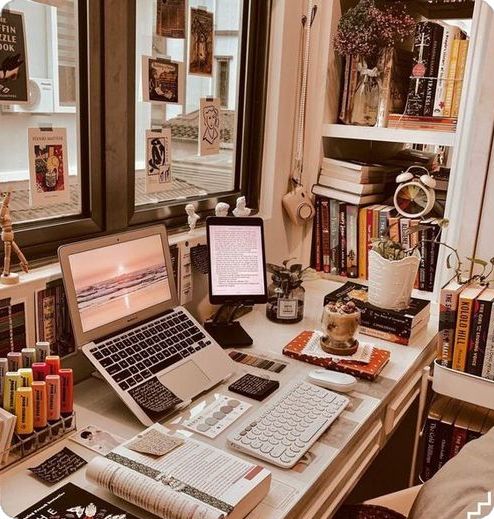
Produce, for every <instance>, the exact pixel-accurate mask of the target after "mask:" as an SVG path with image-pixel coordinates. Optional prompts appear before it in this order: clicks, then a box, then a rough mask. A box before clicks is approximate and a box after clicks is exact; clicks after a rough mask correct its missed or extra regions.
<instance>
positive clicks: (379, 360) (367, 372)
mask: <svg viewBox="0 0 494 519" xmlns="http://www.w3.org/2000/svg"><path fill="white" fill-rule="evenodd" d="M313 333H314V332H313V331H304V332H302V333H300V334H299V335H297V337H295V339H293V340H292V341H290V342H289V343H288V344H287V345H286V346H285V347H284V348H283V354H284V355H287V356H288V357H291V358H292V359H296V360H300V361H302V362H308V363H309V364H315V365H316V366H321V367H323V368H326V369H332V370H334V371H340V372H342V373H349V374H350V375H353V376H355V377H359V378H364V379H367V380H375V378H376V377H377V376H378V375H379V373H381V371H382V370H383V368H384V366H386V364H387V363H388V361H389V358H390V355H391V354H390V352H389V351H387V350H381V349H379V348H374V349H373V352H372V357H371V361H370V362H369V364H363V363H362V362H355V361H352V360H340V361H338V362H335V361H333V360H332V359H329V358H320V357H315V356H312V355H305V354H303V353H301V352H302V351H303V349H304V348H305V346H306V345H307V343H308V342H309V340H310V339H311V337H312V335H313Z"/></svg>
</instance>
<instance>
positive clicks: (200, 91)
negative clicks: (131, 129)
mask: <svg viewBox="0 0 494 519" xmlns="http://www.w3.org/2000/svg"><path fill="white" fill-rule="evenodd" d="M243 1H244V0H190V1H189V2H186V1H184V0H152V1H150V0H137V5H136V31H137V33H136V35H137V37H136V134H135V138H136V142H135V158H136V185H135V199H136V205H138V206H139V205H145V204H150V203H155V202H172V201H180V200H183V199H184V198H188V197H194V196H206V195H208V194H210V193H224V192H228V191H232V190H233V189H235V188H236V187H237V186H236V185H235V180H236V175H235V143H236V126H237V103H238V97H239V96H238V85H239V77H238V76H239V73H238V72H239V58H240V50H241V25H242V24H241V17H242V11H243ZM245 1H247V0H245ZM184 5H185V6H186V8H184ZM199 6H200V9H199V10H198V7H199ZM203 8H205V10H203ZM184 9H185V10H184ZM209 24H212V30H210V29H209V27H210V26H211V25H209ZM184 29H185V30H184ZM169 36H175V37H169ZM181 36H185V38H182V37H181ZM143 56H146V57H149V58H150V59H149V60H146V61H145V62H143V58H142V57H143ZM167 59H169V60H171V62H172V63H171V65H172V66H175V63H176V62H178V63H180V64H181V66H183V68H184V81H183V95H180V92H178V97H181V98H182V99H180V104H179V103H175V104H172V103H169V102H166V101H164V100H165V99H167V97H166V96H167V95H168V96H171V98H172V99H174V96H175V94H176V93H177V92H175V90H174V88H173V85H175V86H176V83H175V73H174V71H173V68H172V67H170V68H168V67H167V61H166V60H167ZM155 60H156V61H155ZM180 86H181V84H180V81H179V80H178V87H179V88H180ZM168 98H170V97H168ZM201 98H207V99H206V100H205V101H204V102H203V103H204V104H203V107H202V112H201V106H200V103H201ZM146 99H150V101H147V100H146ZM201 118H202V121H201ZM163 127H164V128H170V130H171V146H167V143H164V141H163V140H162V141H160V139H159V138H160V137H161V135H160V134H159V133H158V132H155V133H149V132H148V133H146V131H148V130H152V129H155V130H159V129H161V128H163ZM153 137H155V138H154V139H153ZM216 140H217V141H218V142H219V147H218V146H216ZM200 141H203V142H204V144H203V146H202V153H200V151H199V150H200ZM163 143H164V145H163ZM170 151H171V180H170V177H169V175H168V169H167V166H166V165H164V164H165V163H166V162H167V157H168V153H169V152H170ZM205 153H208V154H205ZM160 162H161V166H160V165H159V164H157V163H160Z"/></svg>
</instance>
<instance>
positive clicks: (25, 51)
mask: <svg viewBox="0 0 494 519" xmlns="http://www.w3.org/2000/svg"><path fill="white" fill-rule="evenodd" d="M90 3H92V4H93V5H94V3H93V2H90ZM98 19H99V10H96V9H91V10H89V8H88V2H86V1H84V0H56V1H54V0H43V1H41V0H38V1H31V0H12V1H10V2H7V4H6V5H5V7H4V9H3V10H2V11H1V14H0V34H2V35H4V38H3V39H4V40H6V39H8V38H9V39H10V41H11V44H10V45H9V46H3V47H2V49H1V50H0V67H2V70H3V71H4V72H3V74H2V72H0V191H2V192H7V191H10V192H11V193H12V195H11V196H12V198H11V203H10V211H11V216H12V220H13V222H14V224H15V226H14V228H15V231H16V241H17V242H18V243H19V244H20V245H21V246H23V248H25V252H26V253H27V255H28V257H30V258H32V257H33V255H34V254H30V253H29V251H28V250H26V247H27V248H29V247H30V246H31V247H32V248H33V251H34V250H36V251H37V252H39V253H40V254H43V253H45V251H48V250H50V252H53V251H54V250H55V247H56V245H57V244H59V243H60V241H62V240H66V239H70V238H74V237H79V236H87V235H89V234H94V233H96V232H99V231H101V230H102V223H103V222H102V218H101V212H100V210H101V203H100V198H99V192H100V182H99V178H100V173H101V167H100V166H99V165H98V164H99V163H98V157H99V146H100V138H99V136H98V131H99V123H100V117H99V114H98V113H97V112H94V113H92V117H91V121H90V120H89V113H90V110H91V109H92V107H93V106H94V105H95V103H96V102H97V100H98V99H99V97H100V95H101V92H100V90H99V67H98V63H97V62H96V61H94V62H93V63H91V67H88V61H87V56H88V42H89V40H90V39H91V41H92V43H91V51H92V53H93V54H92V55H93V56H94V55H96V54H97V52H98V49H99V47H98V43H99V37H98V35H99V33H98V25H99V22H98ZM88 22H89V23H88ZM88 27H89V29H88ZM16 56H17V58H16ZM12 59H14V60H15V59H17V61H16V63H15V64H14V65H13V66H12V63H13V61H12ZM9 64H10V65H9ZM9 68H10V69H11V70H10V72H9ZM9 74H10V75H9ZM89 82H91V83H92V86H93V88H92V90H91V96H90V97H88V84H89ZM26 101H27V102H26ZM90 172H91V174H90ZM48 228H49V229H50V231H49V232H40V230H44V229H48Z"/></svg>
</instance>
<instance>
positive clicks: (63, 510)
mask: <svg viewBox="0 0 494 519" xmlns="http://www.w3.org/2000/svg"><path fill="white" fill-rule="evenodd" d="M48 517H50V518H52V519H86V518H87V519H89V518H90V519H117V518H118V519H137V517H136V516H135V515H132V514H128V513H127V512H126V511H125V510H122V509H121V508H119V507H118V506H115V505H112V504H111V503H108V502H107V501H104V500H103V499H100V498H99V497H97V496H95V495H93V494H90V493H89V492H86V490H83V489H82V488H79V487H77V486H76V485H73V484H72V483H67V484H66V485H64V486H63V487H61V488H59V489H57V490H56V491H55V492H53V493H51V494H50V495H48V496H46V497H45V498H43V499H42V500H41V501H38V502H37V503H35V504H34V505H32V506H31V507H29V508H28V509H27V510H24V511H23V512H20V513H18V514H17V515H16V518H17V519H42V518H43V519H45V518H48Z"/></svg>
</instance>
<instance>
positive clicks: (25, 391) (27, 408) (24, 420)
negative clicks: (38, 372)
mask: <svg viewBox="0 0 494 519" xmlns="http://www.w3.org/2000/svg"><path fill="white" fill-rule="evenodd" d="M15 414H16V416H17V423H16V425H15V432H16V433H17V434H19V435H21V436H29V435H30V434H32V433H33V431H34V426H33V390H32V389H31V388H30V387H20V388H19V389H18V390H17V391H16V395H15Z"/></svg>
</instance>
